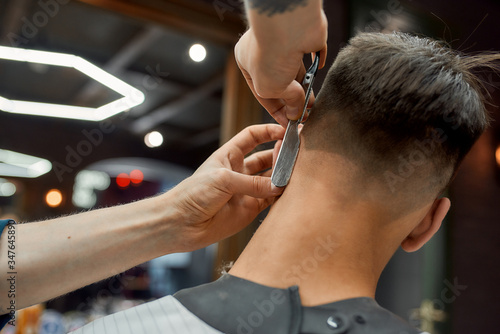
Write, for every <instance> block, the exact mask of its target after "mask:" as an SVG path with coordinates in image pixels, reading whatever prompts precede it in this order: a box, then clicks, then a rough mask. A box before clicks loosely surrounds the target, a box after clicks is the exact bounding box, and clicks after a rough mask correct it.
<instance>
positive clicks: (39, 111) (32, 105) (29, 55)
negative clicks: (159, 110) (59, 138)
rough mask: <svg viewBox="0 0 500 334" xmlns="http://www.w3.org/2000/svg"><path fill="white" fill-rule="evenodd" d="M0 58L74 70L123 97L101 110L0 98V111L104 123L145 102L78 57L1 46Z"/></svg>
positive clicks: (122, 82)
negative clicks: (103, 121)
mask: <svg viewBox="0 0 500 334" xmlns="http://www.w3.org/2000/svg"><path fill="white" fill-rule="evenodd" d="M0 59H7V60H13V61H24V62H28V63H38V64H46V65H53V66H62V67H72V68H74V69H76V70H78V71H80V72H82V73H83V74H85V75H87V76H89V77H91V78H92V79H94V80H96V81H98V82H100V83H101V84H103V85H104V86H106V87H108V88H110V89H112V90H114V91H115V92H117V93H119V94H121V95H123V97H122V98H119V99H118V100H115V101H113V102H111V103H108V104H105V105H103V106H101V107H99V108H88V107H78V106H70V105H62V104H51V103H40V102H30V101H19V100H9V99H6V98H5V97H2V96H0V109H1V110H3V111H6V112H11V113H17V114H27V115H37V116H50V117H61V118H71V119H81V120H88V121H101V120H103V119H106V118H108V117H111V116H113V115H116V114H118V113H120V112H122V111H125V110H128V109H130V108H132V107H135V106H137V105H139V104H141V103H142V102H144V99H145V97H144V94H143V93H142V92H141V91H140V90H138V89H136V88H134V87H132V86H130V85H129V84H127V83H125V82H124V81H122V80H120V79H118V78H116V77H115V76H113V75H111V74H109V73H108V72H106V71H104V70H102V69H101V68H99V67H97V66H95V65H93V64H91V63H89V62H88V61H86V60H85V59H83V58H80V57H78V56H74V55H70V54H65V53H55V52H46V51H35V50H27V49H21V48H12V47H6V46H0Z"/></svg>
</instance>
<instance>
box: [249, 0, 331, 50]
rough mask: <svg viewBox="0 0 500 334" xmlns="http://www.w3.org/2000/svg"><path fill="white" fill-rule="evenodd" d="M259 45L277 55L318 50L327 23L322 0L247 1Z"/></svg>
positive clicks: (323, 41) (324, 34)
mask: <svg viewBox="0 0 500 334" xmlns="http://www.w3.org/2000/svg"><path fill="white" fill-rule="evenodd" d="M245 7H246V12H247V16H248V20H249V22H250V27H251V28H252V29H253V30H254V34H255V37H256V39H257V42H258V43H259V45H261V46H262V47H263V48H264V49H267V50H269V51H270V52H272V50H274V49H276V50H275V52H276V53H284V54H286V53H290V52H291V53H302V54H303V53H307V52H312V51H319V50H320V49H321V48H322V47H323V46H324V43H325V40H326V34H327V20H326V16H325V14H324V12H323V1H322V0H296V1H271V0H245Z"/></svg>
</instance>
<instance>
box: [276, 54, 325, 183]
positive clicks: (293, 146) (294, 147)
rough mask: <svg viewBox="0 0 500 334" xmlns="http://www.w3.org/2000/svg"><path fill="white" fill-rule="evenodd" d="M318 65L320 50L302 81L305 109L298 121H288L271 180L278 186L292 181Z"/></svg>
mask: <svg viewBox="0 0 500 334" xmlns="http://www.w3.org/2000/svg"><path fill="white" fill-rule="evenodd" d="M318 67H319V52H316V57H315V58H314V61H313V63H312V65H311V67H309V69H308V70H307V72H306V75H305V77H304V80H303V81H302V87H304V89H305V91H306V101H305V104H304V110H303V111H302V116H301V117H300V119H298V120H296V121H288V126H287V127H286V132H285V137H284V138H283V143H282V144H281V148H280V151H279V153H278V158H277V159H276V165H275V166H274V170H273V173H272V175H271V182H272V183H273V184H274V185H275V186H276V187H284V186H286V185H287V184H288V181H290V176H291V175H292V170H293V166H295V160H296V159H297V154H298V153H299V145H300V137H299V124H302V123H303V122H302V121H303V120H304V116H305V114H306V112H307V104H308V103H309V98H310V97H311V93H312V87H313V82H314V78H315V77H316V72H317V71H318Z"/></svg>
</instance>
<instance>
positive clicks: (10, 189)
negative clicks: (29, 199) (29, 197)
mask: <svg viewBox="0 0 500 334" xmlns="http://www.w3.org/2000/svg"><path fill="white" fill-rule="evenodd" d="M16 191H17V189H16V186H15V185H14V183H11V182H9V181H7V180H6V179H2V178H0V197H9V196H12V195H14V194H15V193H16Z"/></svg>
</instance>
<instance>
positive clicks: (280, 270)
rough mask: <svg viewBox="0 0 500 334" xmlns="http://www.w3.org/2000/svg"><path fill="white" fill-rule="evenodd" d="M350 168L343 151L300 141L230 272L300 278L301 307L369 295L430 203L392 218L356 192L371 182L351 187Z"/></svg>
mask: <svg viewBox="0 0 500 334" xmlns="http://www.w3.org/2000/svg"><path fill="white" fill-rule="evenodd" d="M355 171H356V166H354V165H352V164H351V163H350V162H349V161H346V160H345V159H343V158H342V157H341V156H338V155H334V154H329V153H325V152H320V151H305V150H304V146H303V145H302V147H301V151H300V154H299V156H298V160H297V164H296V166H295V169H294V172H293V175H292V178H291V180H290V183H289V185H288V186H287V188H286V190H285V191H284V193H283V195H282V196H281V198H280V199H279V200H278V201H277V202H276V203H275V204H274V205H273V207H272V208H271V210H270V212H269V214H268V216H267V217H266V219H265V220H264V221H263V223H262V224H261V226H260V227H259V229H258V230H257V232H256V233H255V235H254V236H253V238H252V240H251V241H250V242H249V244H248V245H247V247H246V248H245V250H244V251H243V253H242V254H241V256H240V257H239V259H238V260H237V261H236V262H235V264H234V266H233V267H232V269H231V270H230V272H229V273H230V274H232V275H234V276H237V277H241V278H244V279H248V280H251V281H254V282H256V283H259V284H263V285H267V286H272V287H276V288H288V287H290V286H292V285H298V286H299V292H300V296H301V300H302V304H303V305H304V306H314V305H321V304H325V303H330V302H334V301H338V300H342V299H347V298H354V297H362V296H365V297H374V295H375V289H376V286H377V281H378V279H379V276H380V274H381V272H382V270H383V268H384V267H385V265H386V264H387V262H388V261H389V259H390V258H391V256H392V255H393V254H394V252H395V251H396V249H397V248H398V246H399V245H400V244H401V242H402V241H403V240H404V239H405V238H406V236H407V235H409V234H410V233H411V231H412V230H413V229H414V227H415V226H416V225H417V224H418V222H419V221H420V220H422V219H423V218H424V217H425V215H426V212H427V211H428V210H429V208H430V205H431V204H429V205H426V206H424V207H422V208H419V209H418V210H415V211H414V212H412V213H409V214H406V215H404V216H403V217H398V218H394V215H391V214H390V212H389V211H392V210H388V209H387V205H384V204H383V203H380V202H377V201H373V200H371V198H372V197H371V196H362V195H361V193H360V191H361V192H366V193H369V192H370V191H371V190H370V189H368V188H369V186H367V185H359V184H358V185H355V186H353V184H352V182H353V178H352V173H355ZM363 187H365V189H363Z"/></svg>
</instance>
